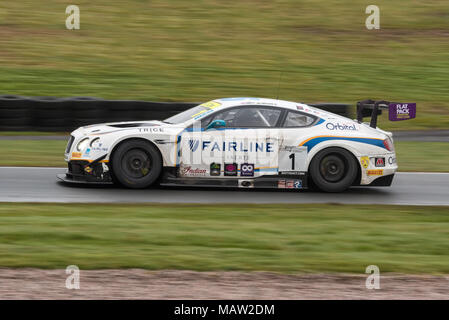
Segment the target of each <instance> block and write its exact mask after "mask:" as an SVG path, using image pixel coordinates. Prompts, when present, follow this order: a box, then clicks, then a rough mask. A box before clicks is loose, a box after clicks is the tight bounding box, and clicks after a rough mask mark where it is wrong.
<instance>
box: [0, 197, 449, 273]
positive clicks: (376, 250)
mask: <svg viewBox="0 0 449 320" xmlns="http://www.w3.org/2000/svg"><path fill="white" fill-rule="evenodd" d="M380 201H381V200H380ZM448 239H449V208H447V207H446V208H445V207H407V206H381V205H377V206H368V205H357V206H347V205H333V204H329V205H311V204H302V205H243V206H242V205H221V204H220V205H186V204H182V205H154V204H151V205H99V204H83V205H79V204H77V205H58V204H10V203H2V204H0V266H1V267H39V268H64V267H66V266H67V265H70V264H75V265H78V266H79V267H80V268H81V269H97V268H145V269H190V270H248V271H250V270H265V271H276V272H356V273H363V272H364V270H365V268H366V266H368V265H371V264H375V265H377V266H379V268H380V270H381V271H383V272H404V273H448V272H449V255H448V254H447V252H448V250H449V242H448Z"/></svg>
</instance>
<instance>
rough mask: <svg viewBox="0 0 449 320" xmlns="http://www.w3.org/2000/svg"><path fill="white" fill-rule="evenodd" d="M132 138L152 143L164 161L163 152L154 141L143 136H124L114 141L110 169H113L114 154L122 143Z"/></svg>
mask: <svg viewBox="0 0 449 320" xmlns="http://www.w3.org/2000/svg"><path fill="white" fill-rule="evenodd" d="M132 140H138V141H145V142H148V143H149V144H151V145H152V146H153V147H154V148H155V149H156V150H157V151H158V152H159V155H160V156H161V159H162V163H163V159H164V158H163V155H162V152H161V150H160V149H159V147H158V146H157V145H156V144H155V143H154V142H153V141H151V140H148V139H145V138H142V137H125V138H123V139H121V140H119V141H116V142H115V143H114V145H113V146H112V148H111V151H110V152H109V162H110V164H109V169H110V170H111V171H112V159H113V156H114V152H115V151H116V150H117V148H118V147H119V146H120V145H122V144H123V143H126V142H129V141H132Z"/></svg>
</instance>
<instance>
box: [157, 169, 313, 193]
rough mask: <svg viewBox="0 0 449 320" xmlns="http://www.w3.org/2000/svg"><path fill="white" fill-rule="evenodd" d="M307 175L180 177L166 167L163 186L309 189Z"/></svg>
mask: <svg viewBox="0 0 449 320" xmlns="http://www.w3.org/2000/svg"><path fill="white" fill-rule="evenodd" d="M307 180H308V179H307V173H306V172H304V173H301V174H299V175H289V174H279V175H264V176H260V177H254V178H253V177H240V176H236V177H235V178H234V177H221V178H215V177H178V175H177V171H176V168H172V167H164V169H163V173H162V177H161V180H160V185H161V186H189V187H219V188H244V189H251V188H255V189H307Z"/></svg>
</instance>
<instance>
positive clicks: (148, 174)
mask: <svg viewBox="0 0 449 320" xmlns="http://www.w3.org/2000/svg"><path fill="white" fill-rule="evenodd" d="M111 160H112V172H113V174H114V178H115V179H116V180H117V181H118V182H119V183H120V184H122V185H123V186H125V187H127V188H134V189H141V188H147V187H149V186H151V185H152V184H153V183H154V182H155V181H156V180H157V178H158V177H159V175H160V173H161V171H162V157H161V154H160V153H159V151H158V150H157V149H156V148H155V147H154V146H153V145H152V144H151V143H150V142H147V141H145V140H129V141H125V142H123V143H121V144H120V145H119V146H118V147H117V149H116V150H115V151H114V153H113V155H112V159H111Z"/></svg>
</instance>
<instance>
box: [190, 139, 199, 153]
mask: <svg viewBox="0 0 449 320" xmlns="http://www.w3.org/2000/svg"><path fill="white" fill-rule="evenodd" d="M199 144H200V141H199V140H189V148H190V150H191V151H192V152H195V151H196V149H198V146H199Z"/></svg>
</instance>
